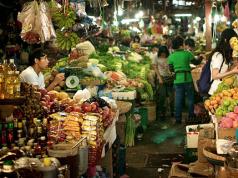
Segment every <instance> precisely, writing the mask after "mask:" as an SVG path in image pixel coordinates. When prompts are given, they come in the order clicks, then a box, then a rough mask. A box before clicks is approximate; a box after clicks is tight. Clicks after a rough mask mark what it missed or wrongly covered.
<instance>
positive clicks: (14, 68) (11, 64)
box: [8, 59, 17, 72]
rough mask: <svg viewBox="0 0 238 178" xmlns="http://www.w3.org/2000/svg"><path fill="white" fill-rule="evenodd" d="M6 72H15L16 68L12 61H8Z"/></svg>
mask: <svg viewBox="0 0 238 178" xmlns="http://www.w3.org/2000/svg"><path fill="white" fill-rule="evenodd" d="M8 70H9V71H14V72H15V71H17V66H16V65H15V63H14V59H10V60H9V64H8Z"/></svg>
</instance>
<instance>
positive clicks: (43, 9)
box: [39, 2, 56, 43]
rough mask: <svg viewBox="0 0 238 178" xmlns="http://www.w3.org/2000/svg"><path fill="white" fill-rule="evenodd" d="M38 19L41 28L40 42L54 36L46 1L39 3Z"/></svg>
mask: <svg viewBox="0 0 238 178" xmlns="http://www.w3.org/2000/svg"><path fill="white" fill-rule="evenodd" d="M39 11H40V12H39V13H40V20H41V29H42V34H43V36H42V38H41V42H42V43H43V42H45V41H49V40H52V39H54V38H56V34H55V29H54V27H53V24H52V21H51V17H50V12H49V7H48V4H47V3H46V2H41V3H40V10H39Z"/></svg>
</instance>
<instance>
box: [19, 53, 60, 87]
mask: <svg viewBox="0 0 238 178" xmlns="http://www.w3.org/2000/svg"><path fill="white" fill-rule="evenodd" d="M29 64H30V66H29V67H27V68H26V69H25V70H23V71H22V72H21V74H20V79H21V82H27V83H30V84H32V85H35V86H38V87H39V88H41V89H42V88H45V81H44V75H43V74H42V70H44V69H45V68H47V67H48V64H49V61H48V58H47V55H46V54H45V53H43V51H42V49H40V48H37V49H35V50H34V51H33V52H32V54H31V55H30V57H29ZM63 80H64V74H63V73H59V74H57V75H56V76H55V78H54V80H53V82H52V83H51V84H50V85H49V86H48V87H47V88H46V89H47V90H48V91H50V90H53V89H54V88H55V87H56V86H57V85H58V84H59V83H60V82H61V81H63Z"/></svg>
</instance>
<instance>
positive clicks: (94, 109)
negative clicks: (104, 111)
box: [90, 102, 98, 112]
mask: <svg viewBox="0 0 238 178" xmlns="http://www.w3.org/2000/svg"><path fill="white" fill-rule="evenodd" d="M90 105H91V110H92V111H93V112H96V111H97V109H98V103H97V102H92V103H91V104H90Z"/></svg>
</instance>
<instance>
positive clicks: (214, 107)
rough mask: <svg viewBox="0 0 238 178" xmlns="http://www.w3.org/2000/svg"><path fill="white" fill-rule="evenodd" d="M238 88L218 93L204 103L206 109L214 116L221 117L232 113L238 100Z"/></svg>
mask: <svg viewBox="0 0 238 178" xmlns="http://www.w3.org/2000/svg"><path fill="white" fill-rule="evenodd" d="M237 92H238V88H232V89H228V90H223V91H222V92H220V93H216V94H214V95H213V96H211V97H210V98H209V99H207V100H206V101H205V102H204V105H205V108H206V109H207V110H208V111H209V112H211V113H212V114H215V113H216V114H217V115H219V116H223V115H225V113H227V112H231V111H232V110H233V109H234V107H235V106H236V104H237V103H236V102H237V100H238V93H237Z"/></svg>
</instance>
